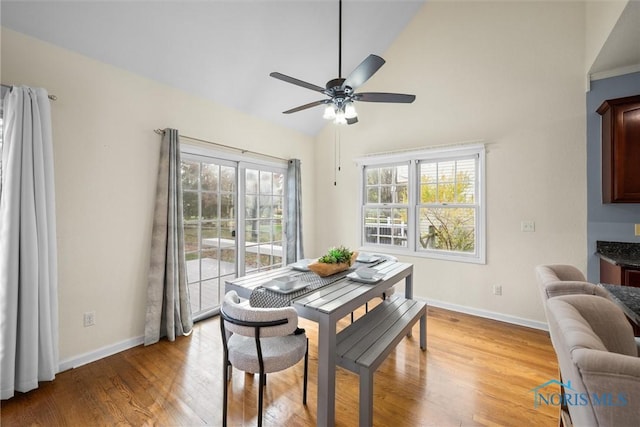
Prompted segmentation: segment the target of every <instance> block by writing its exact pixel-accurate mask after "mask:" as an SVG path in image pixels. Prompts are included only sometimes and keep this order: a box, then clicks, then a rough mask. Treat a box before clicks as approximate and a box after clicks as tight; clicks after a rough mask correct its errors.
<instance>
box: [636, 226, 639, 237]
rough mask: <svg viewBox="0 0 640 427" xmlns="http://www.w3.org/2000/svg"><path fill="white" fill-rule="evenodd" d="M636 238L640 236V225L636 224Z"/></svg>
mask: <svg viewBox="0 0 640 427" xmlns="http://www.w3.org/2000/svg"><path fill="white" fill-rule="evenodd" d="M636 236H640V224H636Z"/></svg>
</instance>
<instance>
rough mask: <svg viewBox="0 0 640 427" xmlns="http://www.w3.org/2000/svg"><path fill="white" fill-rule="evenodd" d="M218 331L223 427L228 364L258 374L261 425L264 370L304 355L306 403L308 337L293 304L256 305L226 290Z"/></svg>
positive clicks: (285, 365) (304, 396)
mask: <svg viewBox="0 0 640 427" xmlns="http://www.w3.org/2000/svg"><path fill="white" fill-rule="evenodd" d="M220 317H221V319H220V330H221V335H222V343H223V348H224V363H223V371H224V374H223V379H224V386H223V387H224V388H223V410H222V420H223V421H222V422H223V426H225V427H226V425H227V400H228V381H229V374H230V371H231V367H235V368H236V369H239V370H241V371H244V372H249V373H253V374H259V378H260V380H259V391H258V426H259V427H260V426H262V406H263V405H262V402H263V389H264V387H265V386H266V380H267V373H271V372H277V371H282V370H284V369H287V368H289V367H292V366H293V365H295V364H297V363H298V362H299V361H300V360H302V358H304V379H303V392H302V403H303V404H304V405H306V404H307V371H308V365H309V340H308V338H307V336H306V335H305V333H304V330H302V329H299V328H298V314H297V313H296V310H295V309H294V308H293V307H284V308H256V307H251V306H250V305H249V304H248V301H245V302H241V301H240V298H239V297H238V294H237V293H236V292H235V291H230V292H228V293H227V294H226V295H225V297H224V301H223V303H222V307H221V308H220Z"/></svg>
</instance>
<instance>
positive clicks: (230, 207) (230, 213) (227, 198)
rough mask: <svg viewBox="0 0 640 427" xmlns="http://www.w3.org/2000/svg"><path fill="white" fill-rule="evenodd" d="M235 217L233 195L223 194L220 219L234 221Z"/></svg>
mask: <svg viewBox="0 0 640 427" xmlns="http://www.w3.org/2000/svg"><path fill="white" fill-rule="evenodd" d="M234 215H235V203H234V202H233V194H222V195H221V196H220V218H225V219H232V218H234Z"/></svg>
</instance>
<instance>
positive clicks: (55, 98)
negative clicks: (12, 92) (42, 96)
mask: <svg viewBox="0 0 640 427" xmlns="http://www.w3.org/2000/svg"><path fill="white" fill-rule="evenodd" d="M2 87H6V88H9V89H11V88H12V87H13V85H6V84H4V83H2ZM47 96H48V97H49V99H50V100H52V101H57V100H58V97H57V96H55V95H51V94H48V95H47Z"/></svg>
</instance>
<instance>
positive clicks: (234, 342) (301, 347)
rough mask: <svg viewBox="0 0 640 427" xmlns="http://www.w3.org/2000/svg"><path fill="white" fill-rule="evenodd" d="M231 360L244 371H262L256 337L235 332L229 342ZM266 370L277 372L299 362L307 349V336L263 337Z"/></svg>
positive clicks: (266, 371)
mask: <svg viewBox="0 0 640 427" xmlns="http://www.w3.org/2000/svg"><path fill="white" fill-rule="evenodd" d="M227 345H228V348H229V361H230V362H231V364H232V365H233V366H234V367H235V368H237V369H240V370H242V371H245V372H250V373H254V374H255V373H258V372H260V365H259V363H258V351H257V349H256V339H255V338H250V337H245V336H242V335H238V334H233V335H232V336H231V338H229V341H228V343H227ZM260 345H261V347H262V358H263V360H264V372H265V373H269V372H277V371H282V370H283V369H286V368H289V367H291V366H293V365H295V364H296V363H298V362H299V361H300V360H302V358H303V357H304V354H305V352H306V350H307V336H306V335H305V334H300V335H287V336H282V337H272V338H261V339H260Z"/></svg>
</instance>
